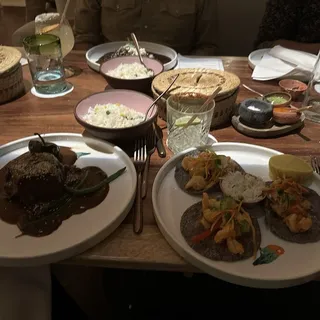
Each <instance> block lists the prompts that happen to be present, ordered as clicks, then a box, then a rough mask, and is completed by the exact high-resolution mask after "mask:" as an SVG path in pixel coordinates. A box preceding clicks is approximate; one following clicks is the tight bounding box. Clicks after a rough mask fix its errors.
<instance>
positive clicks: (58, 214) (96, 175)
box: [0, 147, 109, 237]
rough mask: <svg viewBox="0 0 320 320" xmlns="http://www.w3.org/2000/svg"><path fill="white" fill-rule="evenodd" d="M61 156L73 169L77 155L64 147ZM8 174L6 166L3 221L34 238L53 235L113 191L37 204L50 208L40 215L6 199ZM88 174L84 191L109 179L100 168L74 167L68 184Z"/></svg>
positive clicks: (0, 179) (1, 178)
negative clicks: (71, 218) (6, 177)
mask: <svg viewBox="0 0 320 320" xmlns="http://www.w3.org/2000/svg"><path fill="white" fill-rule="evenodd" d="M60 153H61V156H62V163H63V164H64V165H66V166H72V165H73V164H74V163H75V162H76V160H77V155H76V154H75V153H74V152H73V151H72V150H70V149H69V148H66V147H61V148H60ZM5 172H6V166H5V167H3V168H2V169H1V170H0V186H1V190H0V219H1V220H2V221H4V222H7V223H9V224H17V226H18V227H19V229H20V231H21V235H29V236H34V237H42V236H46V235H49V234H51V233H52V232H54V231H55V230H57V229H58V228H59V226H60V225H61V224H62V222H63V221H64V220H66V219H68V218H70V217H71V216H72V215H75V214H81V213H83V212H85V211H86V210H89V209H92V208H94V207H96V206H97V205H99V204H100V203H101V202H102V201H103V200H104V199H105V198H106V196H107V194H108V191H109V185H106V186H104V187H103V188H101V189H100V190H98V191H97V192H94V193H91V194H87V195H83V196H73V195H70V194H68V193H67V192H65V193H64V195H63V196H62V198H61V199H58V200H54V201H51V202H50V203H41V204H37V205H38V207H41V206H44V207H46V208H49V209H48V210H47V211H45V213H42V214H41V215H39V214H37V213H36V211H35V210H34V209H30V208H26V207H23V206H22V205H21V204H20V203H18V202H15V201H9V200H8V199H7V198H6V196H5V192H4V183H5ZM85 174H86V179H85V180H84V183H83V184H82V185H81V189H84V188H88V187H92V186H94V185H97V184H98V183H99V182H101V181H102V180H104V179H106V178H107V175H106V173H105V172H104V171H103V170H101V169H100V168H98V167H85V168H83V169H78V168H74V170H70V173H69V174H68V176H67V178H66V183H68V185H69V186H73V185H74V184H75V183H76V182H78V181H79V180H81V177H84V175H85ZM17 235H18V233H17Z"/></svg>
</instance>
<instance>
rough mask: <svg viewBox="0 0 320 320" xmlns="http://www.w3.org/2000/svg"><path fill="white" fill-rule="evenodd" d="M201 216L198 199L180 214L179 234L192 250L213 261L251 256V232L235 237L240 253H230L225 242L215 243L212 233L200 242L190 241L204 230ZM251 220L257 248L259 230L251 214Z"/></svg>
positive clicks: (252, 246) (258, 245)
mask: <svg viewBox="0 0 320 320" xmlns="http://www.w3.org/2000/svg"><path fill="white" fill-rule="evenodd" d="M201 216H202V203H201V201H200V202H198V203H196V204H194V205H193V206H191V207H190V208H188V209H187V210H186V211H185V212H184V214H183V215H182V218H181V221H180V231H181V234H182V235H183V237H184V238H185V240H186V241H187V243H188V245H189V246H190V247H191V248H192V249H193V250H195V251H196V252H197V253H199V254H201V255H202V256H204V257H206V258H208V259H211V260H215V261H226V262H234V261H240V260H245V259H248V258H250V257H252V256H253V254H254V243H253V241H252V240H253V239H252V232H250V233H248V234H245V235H243V236H242V237H239V238H237V240H238V241H239V242H240V243H241V244H242V245H243V247H244V253H243V254H242V255H240V254H233V253H231V252H230V251H229V250H228V247H227V245H226V244H225V243H219V244H218V243H215V242H214V240H213V235H212V236H210V237H208V238H207V239H205V240H203V241H201V242H200V243H194V242H192V237H194V236H197V235H199V234H201V233H202V232H204V231H205V230H206V229H205V228H204V227H203V225H202V224H201V223H200V219H201ZM251 220H252V224H253V226H254V227H255V230H256V242H257V243H256V248H257V250H258V249H259V247H260V243H261V231H260V227H259V223H258V220H257V219H255V218H253V217H252V216H251Z"/></svg>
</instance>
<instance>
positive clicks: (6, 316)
mask: <svg viewBox="0 0 320 320" xmlns="http://www.w3.org/2000/svg"><path fill="white" fill-rule="evenodd" d="M0 284H1V286H0V301H1V304H0V320H22V319H23V320H50V319H51V276H50V266H41V267H28V268H9V267H1V268H0Z"/></svg>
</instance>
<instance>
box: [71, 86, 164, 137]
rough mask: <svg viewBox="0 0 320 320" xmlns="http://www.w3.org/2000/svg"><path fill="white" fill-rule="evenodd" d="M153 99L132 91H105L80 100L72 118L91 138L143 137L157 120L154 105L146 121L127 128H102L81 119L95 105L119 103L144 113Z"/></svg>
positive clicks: (156, 108) (156, 109)
mask: <svg viewBox="0 0 320 320" xmlns="http://www.w3.org/2000/svg"><path fill="white" fill-rule="evenodd" d="M152 102H153V99H152V98H151V97H149V96H147V95H146V94H143V93H140V92H136V91H132V90H113V89H110V90H107V91H104V92H99V93H95V94H92V95H90V96H88V97H86V98H84V99H82V100H81V101H80V102H79V103H78V104H77V106H76V107H75V108H74V117H75V118H76V120H77V121H78V123H80V124H81V125H82V126H83V127H84V128H85V129H86V130H87V131H88V132H89V133H91V134H92V135H93V136H95V137H98V138H101V139H105V140H111V141H112V140H117V141H126V140H130V141H131V140H134V139H136V138H138V137H142V136H144V135H145V134H146V133H147V131H148V129H149V128H150V126H152V124H153V122H154V121H155V120H156V119H157V115H158V107H157V105H155V107H154V108H153V110H152V112H151V111H150V112H149V114H148V118H147V120H146V121H144V122H142V123H139V124H137V125H135V126H132V127H127V128H103V127H98V126H94V125H92V124H89V123H88V122H86V121H85V120H84V119H83V116H84V115H85V114H86V113H87V112H88V110H89V108H90V107H94V106H95V105H96V104H107V103H120V104H123V105H125V106H126V107H128V108H131V109H134V110H136V111H139V112H141V113H144V114H145V113H146V112H147V110H148V108H149V107H150V106H151V104H152Z"/></svg>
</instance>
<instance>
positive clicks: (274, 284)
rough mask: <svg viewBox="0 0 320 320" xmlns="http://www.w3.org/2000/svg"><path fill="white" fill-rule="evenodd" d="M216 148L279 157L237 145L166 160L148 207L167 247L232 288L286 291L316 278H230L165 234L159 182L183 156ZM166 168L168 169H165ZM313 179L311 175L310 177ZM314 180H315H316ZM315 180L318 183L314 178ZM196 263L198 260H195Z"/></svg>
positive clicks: (319, 272)
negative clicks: (233, 148) (232, 147)
mask: <svg viewBox="0 0 320 320" xmlns="http://www.w3.org/2000/svg"><path fill="white" fill-rule="evenodd" d="M219 146H222V147H223V146H229V147H230V146H237V147H250V148H254V149H259V150H262V151H267V152H271V153H273V154H274V155H280V154H283V153H282V152H280V151H277V150H275V149H271V148H267V147H263V146H259V145H254V144H248V143H241V142H218V143H215V144H213V145H210V146H202V147H194V148H189V149H187V150H185V151H183V152H181V153H178V154H176V155H174V156H173V157H172V158H171V159H170V160H168V161H167V162H166V163H165V164H164V165H163V166H162V167H161V169H160V170H159V172H158V174H157V176H156V178H155V180H154V183H153V188H152V203H153V210H154V217H155V220H156V222H157V225H158V227H159V229H160V231H161V233H162V234H163V236H164V238H165V239H166V241H167V242H168V243H169V245H170V246H171V247H172V248H173V249H174V250H175V251H176V252H177V253H178V254H179V255H180V256H181V257H182V258H184V259H185V260H186V261H187V262H189V263H190V264H191V265H193V266H195V267H197V268H198V269H200V270H202V271H204V272H206V273H208V274H210V275H212V276H214V277H217V278H220V279H222V280H224V281H227V282H231V283H234V284H238V285H242V286H247V287H254V288H285V287H290V286H293V285H297V284H302V283H305V282H307V281H309V280H312V279H314V278H315V277H316V276H317V274H320V270H316V269H314V271H313V272H312V274H310V272H308V273H302V274H300V275H299V276H297V277H295V278H292V277H290V278H283V277H282V278H270V279H259V278H256V277H252V278H247V277H246V276H241V274H230V273H227V272H224V271H223V266H222V267H219V268H216V267H212V266H210V265H209V264H207V263H206V260H208V259H207V258H205V257H203V256H201V255H199V254H198V253H196V252H195V251H194V250H193V249H192V248H191V247H185V246H183V245H181V244H180V243H179V240H177V238H176V236H175V235H174V234H171V233H170V231H168V230H166V228H165V224H164V222H163V219H162V217H161V212H160V210H159V207H158V205H157V203H158V201H157V191H158V190H159V188H160V186H161V183H162V180H163V178H164V176H165V175H166V174H167V173H168V172H169V171H170V170H171V168H170V166H174V163H175V162H176V161H177V160H178V159H179V158H181V157H182V156H184V154H186V153H188V152H190V151H194V150H197V149H199V148H200V149H206V148H211V149H214V148H215V147H219ZM168 168H169V169H168ZM313 176H314V177H316V176H315V174H313ZM316 178H317V177H316ZM317 180H320V179H319V178H317ZM197 256H199V258H200V259H198V257H197Z"/></svg>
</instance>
